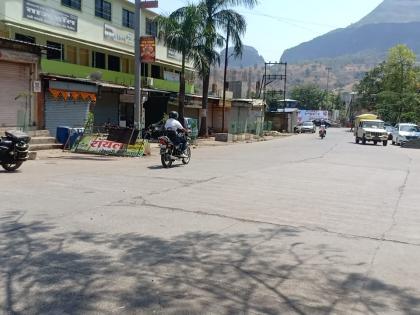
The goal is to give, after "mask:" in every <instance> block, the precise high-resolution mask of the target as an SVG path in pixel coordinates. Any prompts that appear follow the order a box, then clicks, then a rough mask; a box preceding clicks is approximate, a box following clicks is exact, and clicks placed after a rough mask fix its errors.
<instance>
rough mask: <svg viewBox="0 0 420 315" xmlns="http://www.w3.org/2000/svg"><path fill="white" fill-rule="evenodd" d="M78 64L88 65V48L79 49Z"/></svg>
mask: <svg viewBox="0 0 420 315" xmlns="http://www.w3.org/2000/svg"><path fill="white" fill-rule="evenodd" d="M79 64H80V65H82V66H87V67H88V66H89V50H88V49H86V48H80V49H79Z"/></svg>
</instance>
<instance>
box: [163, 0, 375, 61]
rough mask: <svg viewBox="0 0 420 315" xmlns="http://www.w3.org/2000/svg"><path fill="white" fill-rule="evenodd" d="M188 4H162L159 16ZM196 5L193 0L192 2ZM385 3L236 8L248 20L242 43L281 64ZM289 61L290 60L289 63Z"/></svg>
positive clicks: (363, 0) (357, 0)
mask: <svg viewBox="0 0 420 315" xmlns="http://www.w3.org/2000/svg"><path fill="white" fill-rule="evenodd" d="M188 2H189V1H188V0H159V8H158V9H156V10H155V11H156V12H157V13H160V14H162V13H163V14H169V13H170V12H172V11H174V10H176V9H177V8H179V7H182V6H184V5H185V4H187V3H188ZM190 2H194V0H192V1H190ZM381 2H382V0H351V1H349V0H259V5H258V6H257V7H255V8H254V9H252V10H250V9H245V8H241V7H237V8H236V10H237V11H238V12H239V13H241V14H243V15H244V16H245V17H246V20H247V25H248V26H247V32H246V34H245V36H244V39H243V42H244V44H245V45H249V46H253V47H255V48H256V49H257V50H258V52H259V53H260V55H262V56H263V57H264V59H265V60H266V61H279V60H280V57H281V55H282V54H283V51H284V50H285V49H287V48H291V47H294V46H296V45H299V44H300V43H303V42H306V41H309V40H311V39H313V38H315V37H317V36H320V35H323V34H325V33H327V32H329V31H332V30H334V29H337V28H344V27H347V26H349V25H350V24H352V23H355V22H357V21H358V20H360V19H361V18H362V17H364V16H365V15H367V14H368V13H369V12H371V11H372V10H373V9H374V8H375V7H377V6H378V5H379V4H380V3H381ZM286 61H287V60H286Z"/></svg>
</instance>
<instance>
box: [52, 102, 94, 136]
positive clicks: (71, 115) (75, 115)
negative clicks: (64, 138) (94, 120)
mask: <svg viewBox="0 0 420 315" xmlns="http://www.w3.org/2000/svg"><path fill="white" fill-rule="evenodd" d="M88 113H89V101H83V100H76V101H75V100H73V99H70V98H69V99H67V101H65V100H63V99H62V98H61V97H60V98H58V99H55V98H54V97H52V96H51V95H50V94H48V96H47V98H46V100H45V128H46V129H47V130H49V131H50V133H51V135H52V136H54V137H55V136H56V133H57V127H59V126H66V127H71V128H80V127H83V126H84V125H85V123H86V120H87V117H88Z"/></svg>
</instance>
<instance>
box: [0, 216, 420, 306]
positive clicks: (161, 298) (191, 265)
mask: <svg viewBox="0 0 420 315" xmlns="http://www.w3.org/2000/svg"><path fill="white" fill-rule="evenodd" d="M22 216H23V214H22V213H21V212H17V211H11V212H9V213H6V214H3V216H2V217H1V218H0V222H1V223H0V248H1V255H0V271H1V274H2V276H1V279H0V289H1V293H0V298H1V300H0V301H1V302H0V305H2V308H3V309H2V311H3V312H4V313H6V314H86V313H120V314H121V313H128V314H134V313H139V312H141V311H143V312H145V313H146V314H149V313H152V312H157V313H158V314H159V313H160V312H165V314H175V313H176V314H198V313H200V314H203V313H217V314H248V313H252V312H255V313H259V314H281V313H288V314H330V313H335V314H337V313H340V312H341V311H342V310H346V311H349V310H350V313H351V307H353V306H354V305H358V307H359V308H360V309H361V310H362V312H373V313H384V312H392V311H393V310H394V311H395V310H398V311H399V312H401V313H404V314H414V313H419V312H420V300H419V298H418V297H416V296H415V295H414V292H412V291H410V290H409V289H406V288H399V287H396V286H394V285H390V284H387V283H384V282H382V281H380V280H378V279H375V278H370V277H366V276H365V275H364V274H362V273H346V272H345V271H343V268H342V262H341V263H339V262H340V259H342V258H343V256H342V255H343V252H342V251H341V250H339V249H336V248H332V247H330V246H327V245H324V244H319V245H318V246H316V247H314V246H309V245H306V244H304V243H300V242H298V241H297V237H298V236H299V234H300V233H301V231H299V230H298V229H293V228H281V227H273V228H265V229H260V230H259V231H258V232H254V233H247V234H241V233H233V234H224V233H205V232H200V231H197V232H190V233H184V234H180V235H178V236H176V237H172V238H167V239H164V238H159V237H152V236H147V235H142V234H137V233H130V234H102V233H87V232H82V231H80V232H77V233H59V232H58V231H56V227H54V226H52V225H48V224H44V223H43V222H41V221H33V222H31V223H26V224H23V223H19V222H20V218H19V217H22ZM51 235H53V236H51ZM273 240H276V245H274V244H273V243H271V242H272V241H273Z"/></svg>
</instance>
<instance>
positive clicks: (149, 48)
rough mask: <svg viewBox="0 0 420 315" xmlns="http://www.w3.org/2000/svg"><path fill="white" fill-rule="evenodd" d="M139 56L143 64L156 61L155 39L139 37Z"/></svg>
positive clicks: (152, 37)
mask: <svg viewBox="0 0 420 315" xmlns="http://www.w3.org/2000/svg"><path fill="white" fill-rule="evenodd" d="M140 54H141V62H143V63H153V62H155V61H156V38H155V37H154V36H142V37H140Z"/></svg>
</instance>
